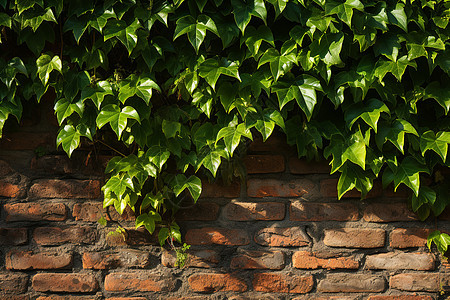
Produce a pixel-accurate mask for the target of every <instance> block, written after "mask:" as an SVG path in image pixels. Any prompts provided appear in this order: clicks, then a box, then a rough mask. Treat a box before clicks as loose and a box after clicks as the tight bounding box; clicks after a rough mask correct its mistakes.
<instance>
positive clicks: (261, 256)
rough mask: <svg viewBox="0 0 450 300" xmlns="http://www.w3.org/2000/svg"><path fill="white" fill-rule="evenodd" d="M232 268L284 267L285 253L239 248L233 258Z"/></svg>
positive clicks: (277, 268) (278, 268) (275, 268)
mask: <svg viewBox="0 0 450 300" xmlns="http://www.w3.org/2000/svg"><path fill="white" fill-rule="evenodd" d="M231 268H232V269H271V270H281V269H283V268H284V254H283V252H281V251H251V250H244V249H239V250H238V254H237V255H236V256H235V257H233V259H232V260H231Z"/></svg>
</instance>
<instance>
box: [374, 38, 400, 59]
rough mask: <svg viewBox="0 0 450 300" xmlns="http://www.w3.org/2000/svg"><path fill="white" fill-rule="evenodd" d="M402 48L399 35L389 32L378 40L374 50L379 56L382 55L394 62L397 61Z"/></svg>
mask: <svg viewBox="0 0 450 300" xmlns="http://www.w3.org/2000/svg"><path fill="white" fill-rule="evenodd" d="M400 48H401V45H400V39H399V37H398V35H397V34H393V33H390V32H388V33H385V34H384V35H382V36H381V37H380V38H378V40H377V43H376V44H375V45H374V47H373V50H374V52H375V55H377V56H378V55H380V54H381V55H384V56H386V57H387V58H388V59H390V60H392V61H397V56H398V51H399V49H400Z"/></svg>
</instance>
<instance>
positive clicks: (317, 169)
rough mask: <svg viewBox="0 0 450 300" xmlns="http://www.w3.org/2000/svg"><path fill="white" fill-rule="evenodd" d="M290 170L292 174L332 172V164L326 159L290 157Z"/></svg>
mask: <svg viewBox="0 0 450 300" xmlns="http://www.w3.org/2000/svg"><path fill="white" fill-rule="evenodd" d="M289 171H290V172H291V173H292V174H330V172H331V166H330V165H329V164H328V163H327V162H326V161H307V160H306V159H299V158H297V157H290V158H289Z"/></svg>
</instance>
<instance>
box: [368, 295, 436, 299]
mask: <svg viewBox="0 0 450 300" xmlns="http://www.w3.org/2000/svg"><path fill="white" fill-rule="evenodd" d="M367 300H433V297H431V296H419V295H397V296H370V297H369V298H368V299H367Z"/></svg>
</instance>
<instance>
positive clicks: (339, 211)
mask: <svg viewBox="0 0 450 300" xmlns="http://www.w3.org/2000/svg"><path fill="white" fill-rule="evenodd" d="M290 218H291V220H292V221H308V222H317V221H357V220H358V219H359V212H358V207H357V206H356V205H355V204H353V203H311V202H300V201H295V202H292V203H291V210H290Z"/></svg>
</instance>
